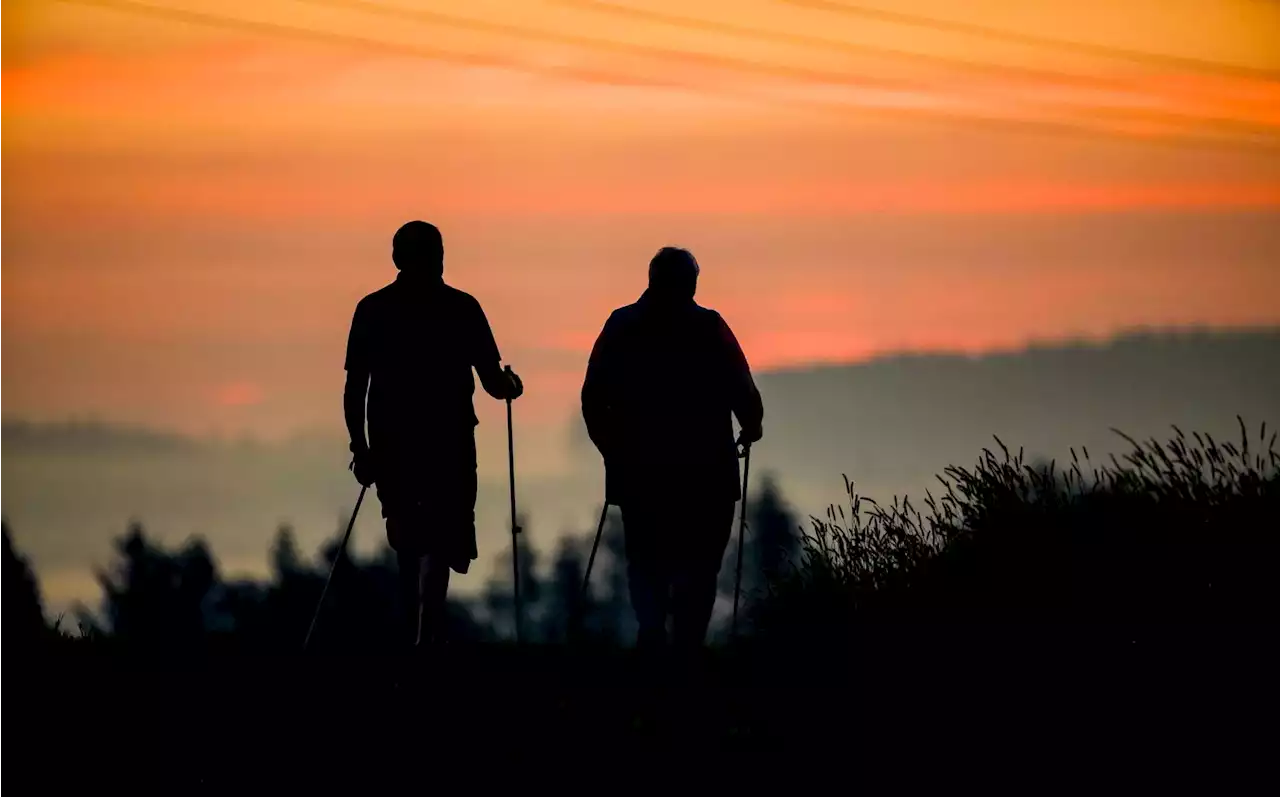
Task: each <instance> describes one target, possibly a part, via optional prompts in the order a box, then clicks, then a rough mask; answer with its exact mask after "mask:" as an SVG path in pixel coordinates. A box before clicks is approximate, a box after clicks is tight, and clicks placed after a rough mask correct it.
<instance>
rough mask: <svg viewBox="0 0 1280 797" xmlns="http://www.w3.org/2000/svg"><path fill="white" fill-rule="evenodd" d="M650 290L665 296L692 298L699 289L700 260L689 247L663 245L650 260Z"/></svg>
mask: <svg viewBox="0 0 1280 797" xmlns="http://www.w3.org/2000/svg"><path fill="white" fill-rule="evenodd" d="M649 290H650V291H651V292H653V293H655V294H657V295H659V296H661V297H663V298H668V299H692V298H693V295H694V294H695V293H697V291H698V261H697V260H694V258H693V254H692V253H690V252H689V250H688V249H679V248H677V247H674V246H664V247H662V249H659V250H658V254H656V255H654V256H653V260H650V261H649Z"/></svg>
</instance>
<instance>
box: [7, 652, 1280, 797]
mask: <svg viewBox="0 0 1280 797" xmlns="http://www.w3.org/2000/svg"><path fill="white" fill-rule="evenodd" d="M1277 630H1278V629H1277V628H1275V627H1264V628H1257V627H1241V628H1236V629H1227V630H1222V629H1219V630H1217V631H1215V632H1213V633H1208V634H1206V633H1203V632H1194V633H1193V632H1186V633H1183V632H1181V631H1177V630H1176V629H1175V630H1173V631H1168V630H1166V631H1165V632H1164V633H1162V634H1160V635H1159V638H1160V640H1161V641H1159V642H1146V641H1144V642H1142V643H1141V644H1139V642H1138V641H1137V640H1124V639H1121V638H1120V637H1119V636H1117V635H1111V636H1110V637H1109V638H1108V639H1106V640H1105V641H1098V640H1097V639H1095V638H1091V641H1090V643H1089V644H1087V645H1083V644H1080V643H1079V638H1078V635H1076V636H1073V634H1074V632H1072V631H1071V630H1070V629H1058V630H1053V631H1049V630H1046V629H1043V628H1041V629H1037V631H1036V633H1034V634H1032V633H1027V632H1025V631H1020V630H1018V629H1015V628H1008V627H1002V628H986V629H963V630H961V629H950V630H948V631H939V630H938V629H920V628H899V629H895V630H893V631H892V632H888V631H879V632H874V633H871V632H869V633H866V634H863V635H862V636H860V637H859V639H858V641H857V642H856V643H849V644H847V645H842V646H839V647H836V646H829V647H828V648H827V649H826V650H824V651H823V652H821V653H817V652H811V653H810V654H801V653H799V652H796V651H789V652H787V654H786V655H783V654H779V653H778V652H777V651H774V652H773V653H769V654H765V653H762V652H759V651H754V652H753V651H751V650H750V649H748V648H739V649H737V650H736V651H732V650H717V651H714V652H712V654H711V655H709V656H708V660H707V662H706V666H705V667H704V668H703V669H702V671H701V672H699V673H695V674H694V675H693V676H688V677H685V678H683V679H682V678H680V677H679V676H677V675H674V674H670V673H668V674H665V675H662V674H655V670H654V668H653V667H652V665H646V664H643V663H642V662H640V661H639V660H637V659H636V658H635V657H634V655H633V654H632V653H631V652H629V651H602V650H588V649H573V648H565V647H546V648H533V647H525V648H524V649H517V648H515V647H513V646H507V647H504V646H483V647H474V648H467V647H456V648H454V649H452V650H451V651H450V652H449V654H448V655H447V656H445V657H444V658H442V659H439V660H437V661H435V662H430V661H426V662H422V663H421V664H419V665H416V666H415V669H414V670H411V671H405V669H404V667H403V664H402V663H400V662H397V661H396V660H393V659H388V658H371V657H358V656H348V657H342V656H325V657H311V658H302V657H263V656H245V655H238V656H228V655H216V654H214V655H207V656H202V657H186V658H184V657H174V656H167V657H166V656H161V655H152V656H142V655H137V654H133V655H126V654H124V653H122V652H113V651H110V650H108V649H96V648H94V647H93V646H91V645H82V646H72V647H67V648H65V649H59V650H58V651H56V652H55V653H52V654H43V655H39V656H36V655H26V654H24V652H23V651H19V650H15V649H14V648H13V647H12V646H10V647H9V649H8V650H6V653H7V654H8V655H7V656H6V658H5V662H4V664H5V666H4V678H5V681H4V687H5V689H4V697H5V702H4V726H3V727H4V764H5V765H6V773H5V775H6V782H7V783H9V784H17V783H25V782H27V781H26V779H27V778H28V777H30V778H32V779H33V780H32V781H31V783H32V784H40V785H51V784H56V783H65V784H70V783H73V782H78V781H81V780H84V781H85V782H89V783H92V784H93V785H94V786H95V787H98V788H101V789H106V788H108V787H110V786H113V785H116V784H126V785H131V786H141V785H144V784H146V785H153V784H154V785H164V786H168V787H187V786H192V787H195V786H211V785H212V786H217V787H219V788H221V787H223V786H231V785H236V784H238V785H239V786H246V785H249V784H257V785H258V786H261V785H262V784H266V783H269V782H270V783H275V782H281V783H284V782H287V783H289V784H292V785H294V786H300V785H301V784H304V783H308V784H312V785H314V786H318V787H320V788H319V791H321V792H328V791H332V790H337V784H338V783H339V782H344V783H345V782H347V779H350V778H357V779H360V778H364V777H366V776H367V777H376V778H378V779H380V780H387V779H389V780H391V781H393V782H402V781H404V780H405V779H409V780H412V779H413V778H414V777H417V776H416V775H414V773H415V772H418V771H421V772H423V773H435V774H434V775H430V777H434V778H436V779H437V781H439V779H441V778H444V779H445V780H453V779H460V781H461V782H463V783H469V784H471V785H472V786H476V787H479V786H480V785H481V784H483V783H489V782H493V780H494V779H495V778H506V777H509V776H514V775H515V774H516V773H517V772H524V771H526V767H528V768H529V769H528V770H527V771H528V772H529V773H530V774H531V775H532V773H542V774H543V775H545V774H546V773H547V772H551V771H555V772H560V774H558V775H555V776H554V778H553V782H557V783H561V782H562V780H563V779H573V778H577V777H579V776H578V775H575V774H573V773H574V772H578V771H580V772H582V773H587V772H591V771H598V770H596V768H597V767H600V766H603V764H602V761H604V760H605V759H606V758H613V757H616V756H619V755H623V756H633V755H634V756H639V757H640V759H639V760H643V761H647V762H648V765H647V766H645V767H642V768H640V769H634V768H631V769H626V770H617V769H615V770H612V774H609V775H608V776H607V777H609V778H613V779H617V778H624V779H625V778H631V777H641V776H646V775H647V776H653V775H655V774H656V772H655V770H654V767H657V768H658V769H659V770H661V768H662V767H669V766H671V764H670V762H671V761H673V760H675V759H673V758H670V757H667V756H663V757H657V758H654V757H653V756H652V752H653V751H657V750H665V751H667V752H670V753H674V754H676V755H678V756H680V757H681V758H683V759H684V760H685V761H687V762H692V763H694V764H697V765H698V766H699V768H701V769H703V770H706V769H707V768H708V767H709V768H711V770H712V771H713V774H714V772H715V771H717V770H719V769H723V768H724V767H738V768H739V769H738V770H735V771H737V772H739V773H741V772H742V770H741V769H740V767H741V766H743V765H746V766H748V767H749V769H748V770H746V772H748V774H749V773H750V772H756V771H759V772H760V773H762V776H763V773H766V772H772V771H776V770H778V769H779V768H783V769H787V770H788V771H794V772H795V773H797V774H801V773H807V774H808V775H814V774H815V773H817V772H821V771H827V770H831V771H833V772H835V773H837V774H836V777H848V776H850V774H851V773H853V772H858V773H863V774H869V773H870V772H872V771H877V770H881V771H883V770H893V771H899V772H900V774H901V771H900V770H895V769H894V768H895V767H899V766H903V764H901V763H898V762H902V761H910V762H913V763H910V764H906V766H907V768H908V769H907V771H910V770H912V769H913V768H917V767H926V768H927V767H931V766H935V767H936V766H937V765H938V764H937V762H938V760H939V759H938V758H937V755H938V754H942V755H943V756H946V755H962V756H969V754H970V753H969V751H972V754H973V755H977V756H980V757H981V756H985V757H991V756H995V757H998V758H999V759H1000V760H1001V761H1002V762H1003V763H1001V764H999V766H1000V767H1002V768H1003V769H1002V770H1001V771H1004V772H1008V771H1010V770H1009V769H1008V767H1009V766H1012V765H1014V764H1015V763H1016V764H1018V765H1030V763H1031V762H1032V761H1037V760H1041V759H1042V758H1043V757H1045V756H1049V757H1053V758H1054V759H1055V760H1057V761H1058V763H1056V764H1054V765H1053V766H1054V767H1055V768H1054V769H1052V770H1044V771H1043V773H1042V776H1045V775H1048V776H1050V780H1053V779H1054V778H1057V777H1058V776H1067V775H1069V774H1071V771H1072V770H1075V769H1078V768H1079V767H1092V766H1099V765H1102V763H1103V762H1104V761H1108V760H1114V761H1117V762H1127V763H1130V764H1132V763H1133V762H1135V761H1137V760H1139V758H1140V757H1146V756H1151V757H1152V758H1150V759H1149V760H1151V761H1152V762H1153V765H1155V766H1157V767H1164V768H1165V769H1161V770H1160V771H1162V772H1164V773H1165V774H1167V773H1168V772H1169V771H1171V770H1168V769H1167V767H1169V766H1175V765H1180V764H1187V763H1191V762H1199V763H1204V762H1205V761H1206V760H1207V759H1206V758H1205V757H1206V756H1207V755H1209V753H1210V751H1211V750H1213V751H1215V752H1214V755H1218V754H1224V753H1225V754H1229V755H1230V756H1233V757H1234V758H1233V760H1234V761H1235V764H1233V765H1232V766H1233V767H1234V769H1233V770H1232V771H1233V772H1236V773H1239V772H1241V771H1243V770H1242V769H1240V767H1239V766H1237V765H1238V764H1246V765H1247V764H1249V763H1250V762H1255V761H1262V760H1270V759H1271V758H1272V757H1273V756H1274V750H1275V747H1274V742H1275V739H1276V738H1277V731H1276V723H1277V717H1278V716H1280V715H1278V714H1277V713H1276V709H1277V707H1278V705H1277V701H1276V696H1277V684H1278V682H1280V666H1277V664H1280V660H1278V659H1277V656H1276V651H1277V645H1278V643H1280V638H1277V636H1276V634H1277ZM1183 750H1188V751H1195V752H1194V753H1181V752H1178V751H1183ZM733 751H742V752H747V753H750V755H748V756H746V757H733V758H732V759H730V758H726V757H725V756H724V755H723V754H724V753H726V752H733ZM1183 755H1192V758H1190V759H1187V758H1183V757H1182V756H1183ZM969 760H970V761H971V762H976V761H979V760H986V759H985V758H977V759H975V758H969ZM1143 760H1147V759H1145V758H1143ZM520 761H527V762H528V764H525V763H518V762H520ZM731 761H739V762H745V763H744V764H731V763H730V762H731ZM663 762H666V763H663ZM890 762H894V763H890ZM1064 762H1067V766H1066V768H1065V769H1063V768H1062V767H1063V763H1064ZM1160 762H1163V763H1160ZM994 765H995V764H994V763H993V766H994ZM685 766H687V764H686V765H685ZM751 767H754V768H751ZM548 768H550V769H548ZM681 771H683V770H681ZM840 773H844V774H840ZM720 774H722V775H726V776H727V775H729V774H732V773H731V772H727V771H725V772H721V773H720ZM422 777H423V778H428V777H429V775H428V774H423V775H422ZM582 777H586V775H585V774H583V775H582ZM672 777H674V775H673V776H672ZM433 782H436V781H433ZM439 782H443V781H439ZM595 782H597V783H600V784H601V785H603V783H604V782H601V781H598V780H597V781H595ZM673 782H674V781H673ZM562 785H563V783H562ZM325 787H328V788H325ZM308 790H309V791H314V790H315V789H312V788H310V787H309V788H308ZM418 790H420V789H418ZM676 790H680V789H676ZM251 792H256V787H255V789H251ZM256 793H260V792H256ZM344 793H345V792H344Z"/></svg>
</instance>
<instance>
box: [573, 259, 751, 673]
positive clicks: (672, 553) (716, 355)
mask: <svg viewBox="0 0 1280 797" xmlns="http://www.w3.org/2000/svg"><path fill="white" fill-rule="evenodd" d="M698 272H699V269H698V263H697V261H696V260H695V259H694V257H693V255H692V254H690V253H689V252H688V251H686V250H684V249H676V248H672V247H666V248H664V249H662V250H661V251H659V252H658V254H657V255H656V256H655V257H654V258H653V260H652V261H651V262H650V263H649V287H648V289H647V290H646V291H645V292H644V294H643V295H642V296H641V297H640V299H639V301H637V302H635V303H634V304H631V305H628V306H626V307H622V308H619V309H617V310H615V311H614V312H613V313H612V314H611V315H610V316H609V319H608V321H607V322H606V323H605V325H604V329H603V330H602V331H601V333H600V336H599V338H598V339H597V340H596V343H595V346H594V348H593V349H592V352H591V357H590V361H589V363H588V365H587V374H586V379H585V381H584V383H583V386H582V415H583V420H584V421H585V422H586V426H587V433H588V435H590V437H591V440H592V442H593V443H594V444H595V446H596V448H597V449H598V450H599V451H600V453H601V455H602V456H603V457H604V462H605V485H606V486H605V493H606V501H607V502H608V503H609V504H612V505H614V506H617V507H619V508H620V509H621V510H622V521H623V531H624V536H625V540H626V556H627V579H628V586H629V591H630V593H631V603H632V607H633V609H634V611H635V613H636V619H637V620H638V622H639V626H640V632H639V638H638V640H637V642H638V646H639V647H641V648H643V649H649V650H653V649H655V648H661V647H664V646H665V645H666V642H667V632H666V621H667V617H668V614H670V615H671V617H672V621H673V622H672V625H673V632H674V641H675V643H676V645H677V649H678V650H680V651H682V652H684V653H692V652H694V651H696V650H698V649H700V648H701V646H702V645H703V643H704V642H705V640H706V634H707V627H708V625H709V623H710V621H711V613H712V609H713V607H714V605H715V597H716V580H717V576H718V574H719V571H720V562H721V559H722V558H723V556H724V551H725V547H726V545H727V544H728V542H729V537H730V534H731V532H732V529H733V518H734V505H735V503H736V502H737V501H738V500H739V499H740V498H741V497H742V496H741V487H740V486H739V481H738V480H739V470H738V451H737V447H738V445H743V446H749V445H750V444H751V443H754V442H756V441H757V440H759V439H760V438H761V435H762V433H763V432H762V426H761V425H762V421H763V417H764V406H763V404H762V402H761V399H760V393H759V391H758V390H757V389H756V386H755V382H754V380H753V379H752V377H751V369H750V367H749V366H748V364H747V359H746V357H745V356H744V355H743V353H742V348H741V347H740V346H739V345H738V341H737V339H736V338H735V337H734V334H733V332H732V331H731V330H730V329H729V326H728V324H726V323H725V321H724V319H723V318H721V316H720V314H719V313H717V312H715V311H714V310H710V309H707V308H704V307H701V306H699V305H698V304H697V303H696V302H695V301H694V294H695V292H696V290H697V281H698ZM733 416H736V417H737V419H738V423H739V425H740V426H741V428H742V432H741V435H740V436H739V438H738V439H737V441H735V440H734V436H733V420H732V418H733Z"/></svg>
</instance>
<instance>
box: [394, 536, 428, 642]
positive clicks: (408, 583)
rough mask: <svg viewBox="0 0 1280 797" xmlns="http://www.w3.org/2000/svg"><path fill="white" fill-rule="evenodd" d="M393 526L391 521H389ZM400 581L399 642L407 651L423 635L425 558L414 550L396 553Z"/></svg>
mask: <svg viewBox="0 0 1280 797" xmlns="http://www.w3.org/2000/svg"><path fill="white" fill-rule="evenodd" d="M387 525H388V526H391V521H388V522H387ZM396 564H397V565H398V566H399V571H400V573H399V581H400V617H401V627H400V628H401V630H400V634H399V637H400V640H399V644H400V646H402V648H403V649H404V650H406V651H412V650H413V649H414V648H416V647H417V645H418V641H419V639H420V638H421V635H422V587H421V581H422V572H423V570H424V569H425V568H424V564H425V558H424V557H421V556H418V555H416V554H414V553H412V552H408V553H399V552H397V553H396Z"/></svg>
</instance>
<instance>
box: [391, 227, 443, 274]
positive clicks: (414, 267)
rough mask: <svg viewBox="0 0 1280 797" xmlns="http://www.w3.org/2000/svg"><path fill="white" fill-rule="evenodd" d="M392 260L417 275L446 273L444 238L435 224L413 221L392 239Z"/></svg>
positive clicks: (401, 268) (409, 272) (404, 270)
mask: <svg viewBox="0 0 1280 797" xmlns="http://www.w3.org/2000/svg"><path fill="white" fill-rule="evenodd" d="M391 260H392V262H394V263H395V264H396V268H398V269H400V270H401V271H403V272H405V273H406V274H414V275H415V276H434V277H439V276H442V275H443V274H444V240H443V239H442V238H441V237H440V231H439V230H438V229H436V226H435V225H434V224H427V223H426V222H425V221H411V222H409V223H408V224H406V225H404V226H403V227H401V228H400V229H398V230H396V234H395V237H394V238H392V239H391Z"/></svg>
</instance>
